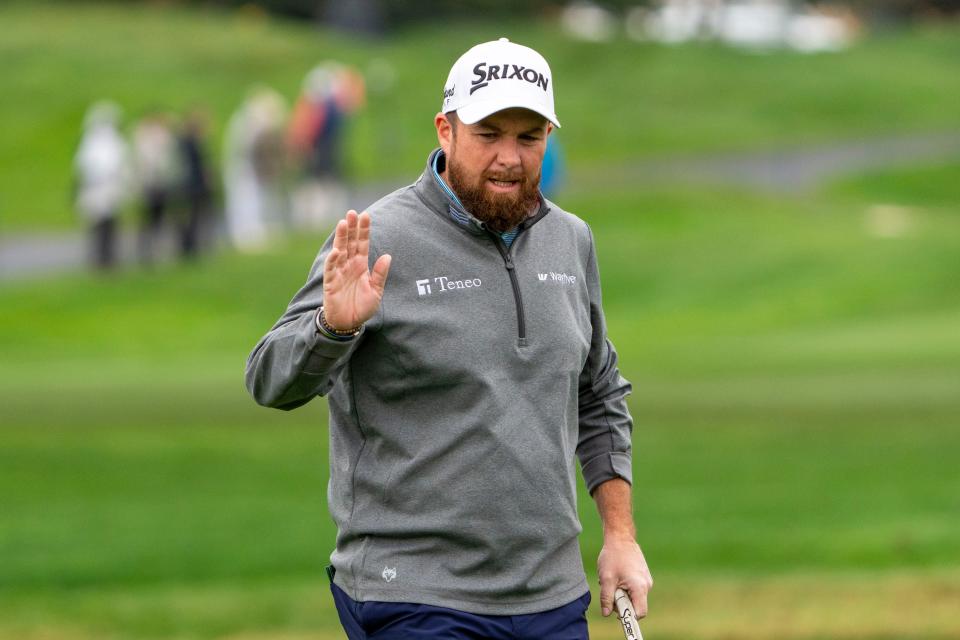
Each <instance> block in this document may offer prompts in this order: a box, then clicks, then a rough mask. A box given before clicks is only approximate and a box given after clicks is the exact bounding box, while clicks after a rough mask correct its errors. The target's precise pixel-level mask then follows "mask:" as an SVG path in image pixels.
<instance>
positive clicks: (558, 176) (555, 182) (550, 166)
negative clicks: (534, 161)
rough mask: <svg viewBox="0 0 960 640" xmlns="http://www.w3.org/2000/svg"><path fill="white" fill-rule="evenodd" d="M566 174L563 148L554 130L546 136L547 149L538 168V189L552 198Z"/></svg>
mask: <svg viewBox="0 0 960 640" xmlns="http://www.w3.org/2000/svg"><path fill="white" fill-rule="evenodd" d="M565 175H566V172H565V165H564V162H563V150H562V149H561V147H560V142H559V141H558V140H557V132H556V130H554V131H553V133H551V134H550V136H549V137H548V138H547V150H546V152H544V154H543V166H542V167H541V169H540V191H542V192H543V195H545V196H546V197H548V198H549V199H551V200H553V199H554V198H556V196H557V192H558V191H559V190H560V189H561V188H562V187H563V182H564V177H565Z"/></svg>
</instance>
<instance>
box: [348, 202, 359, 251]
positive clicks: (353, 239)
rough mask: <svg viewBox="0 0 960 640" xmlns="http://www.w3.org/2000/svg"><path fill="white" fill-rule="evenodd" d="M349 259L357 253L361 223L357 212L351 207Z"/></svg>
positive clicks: (349, 212)
mask: <svg viewBox="0 0 960 640" xmlns="http://www.w3.org/2000/svg"><path fill="white" fill-rule="evenodd" d="M346 220H347V260H350V259H351V258H353V256H355V255H357V236H358V235H359V228H358V227H359V224H358V220H357V212H356V211H354V210H353V209H351V210H350V211H347V218H346Z"/></svg>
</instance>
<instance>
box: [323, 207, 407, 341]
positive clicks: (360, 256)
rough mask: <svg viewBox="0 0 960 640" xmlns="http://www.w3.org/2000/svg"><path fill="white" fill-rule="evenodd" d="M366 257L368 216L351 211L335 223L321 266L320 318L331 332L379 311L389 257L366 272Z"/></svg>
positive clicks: (354, 323) (360, 322) (368, 238)
mask: <svg viewBox="0 0 960 640" xmlns="http://www.w3.org/2000/svg"><path fill="white" fill-rule="evenodd" d="M369 255H370V214H369V213H367V212H366V211H364V212H363V213H361V214H360V215H359V216H358V215H357V212H356V211H354V210H352V209H351V210H350V211H348V212H347V216H346V218H344V219H343V220H341V221H340V222H338V223H337V230H336V231H335V232H334V236H333V249H331V250H330V253H329V254H327V260H326V262H324V263H323V316H324V319H325V320H326V322H327V324H328V325H330V326H331V327H332V328H334V329H337V330H341V331H346V330H348V329H352V328H354V327H358V326H360V325H361V324H363V323H364V322H366V321H367V320H369V319H370V318H372V317H373V315H374V314H375V313H376V312H377V309H379V308H380V300H381V299H382V298H383V287H384V285H385V284H386V282H387V273H388V272H389V271H390V260H391V257H390V256H389V255H387V254H385V255H382V256H380V257H379V258H377V261H376V262H375V263H374V265H373V269H372V270H370V269H369V267H368V261H369Z"/></svg>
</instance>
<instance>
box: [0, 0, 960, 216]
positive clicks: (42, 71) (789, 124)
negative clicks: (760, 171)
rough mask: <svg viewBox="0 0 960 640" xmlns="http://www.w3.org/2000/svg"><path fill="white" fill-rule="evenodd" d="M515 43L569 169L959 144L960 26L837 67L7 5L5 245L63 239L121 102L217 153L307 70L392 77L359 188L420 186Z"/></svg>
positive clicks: (929, 30)
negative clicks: (841, 145) (742, 152)
mask: <svg viewBox="0 0 960 640" xmlns="http://www.w3.org/2000/svg"><path fill="white" fill-rule="evenodd" d="M502 35H507V36H510V37H511V38H513V39H514V40H517V41H520V42H524V43H528V44H530V45H532V46H535V47H537V48H538V49H540V50H541V51H542V52H543V53H544V54H545V55H546V57H547V58H548V59H549V60H550V61H551V63H552V66H553V69H554V71H555V76H556V77H555V86H556V91H557V94H556V97H557V110H558V114H559V117H560V118H561V122H562V123H563V124H564V127H563V129H562V131H561V133H560V135H561V139H562V141H563V144H564V146H565V149H566V151H567V155H568V157H569V160H570V163H571V164H572V165H574V166H586V165H601V166H602V165H609V164H612V163H616V162H618V161H623V160H627V159H630V158H636V157H639V156H645V155H651V154H658V153H664V152H667V153H673V152H678V151H684V152H696V151H703V150H715V149H730V148H738V149H739V148H752V147H767V146H772V145H777V144H784V143H790V144H795V143H799V142H810V141H817V140H834V139H836V138H848V137H850V138H857V137H862V136H869V135H878V134H889V133H892V132H898V133H909V132H916V131H928V130H944V129H956V128H957V126H958V125H960V116H958V115H957V110H956V109H949V108H946V107H945V106H944V105H953V104H958V103H960V83H957V82H956V78H957V76H958V75H960V38H958V30H957V27H955V26H953V27H926V28H922V29H916V30H914V31H905V32H900V33H884V34H877V35H874V36H872V37H869V38H867V39H865V40H863V41H862V42H861V43H859V44H857V45H856V46H855V47H854V48H852V49H851V50H849V51H847V52H844V53H842V54H836V55H818V56H799V55H795V54H789V53H771V54H769V55H763V56H759V55H752V54H747V53H743V52H738V51H735V50H731V49H725V48H720V47H715V46H707V45H702V46H688V47H660V46H654V45H650V44H637V43H633V42H630V41H627V40H626V39H625V38H620V39H617V40H614V41H612V42H610V43H605V44H590V43H582V42H573V41H570V40H569V39H567V38H566V37H564V36H563V35H562V34H561V32H560V31H559V29H558V28H557V26H556V25H554V24H549V23H542V24H537V23H530V22H523V23H521V24H511V25H509V26H504V25H502V24H474V23H471V24H470V25H457V24H452V25H443V26H430V27H421V28H417V29H412V30H409V31H405V32H402V33H398V34H396V35H394V36H391V37H390V38H388V39H386V40H383V41H376V42H374V41H367V40H362V39H357V38H352V37H345V36H338V35H336V34H332V33H329V32H326V31H322V30H316V29H314V28H311V27H310V26H307V25H303V24H296V23H289V22H284V21H281V20H277V19H271V18H265V17H262V16H257V15H255V14H251V13H250V12H249V11H248V12H239V13H226V14H225V13H220V12H217V11H214V10H199V11H198V10H187V9H184V8H181V7H177V6H176V5H171V6H168V5H167V4H166V3H157V4H152V3H110V4H90V3H86V2H70V3H46V2H44V3H32V2H31V3H26V2H12V3H4V4H3V5H2V6H0V55H2V56H3V60H4V62H5V65H4V72H3V77H2V80H0V82H2V85H0V86H2V87H3V90H4V95H5V99H4V100H3V101H2V102H0V121H2V122H3V123H4V126H3V128H2V129H0V225H2V226H0V229H3V230H5V231H9V230H17V229H25V228H68V227H70V226H72V225H74V224H75V222H74V220H75V215H74V213H73V211H72V208H71V204H70V196H69V193H70V184H71V158H72V154H73V152H74V148H75V145H76V142H77V140H78V138H79V131H80V125H81V122H82V119H83V114H84V111H85V110H86V108H87V106H88V105H89V104H90V103H91V102H93V101H95V100H98V99H102V98H112V99H114V100H116V101H118V102H119V103H120V104H121V105H122V106H123V107H124V108H125V110H126V113H127V116H128V122H129V121H132V120H133V119H134V118H136V117H138V116H139V115H141V114H142V113H143V112H144V111H145V110H147V109H149V108H151V107H155V106H161V107H164V108H169V109H173V110H183V109H185V108H187V107H189V106H191V105H195V104H203V105H206V106H207V107H208V108H209V109H210V111H211V113H212V114H213V116H214V119H215V129H214V138H215V141H216V144H215V145H214V147H215V151H218V150H219V146H220V143H219V136H220V134H221V133H222V130H223V128H224V127H225V123H226V121H227V118H228V117H229V115H230V114H231V113H232V112H233V110H234V109H235V108H236V107H237V105H238V104H239V103H240V101H241V99H242V98H243V96H244V95H245V93H246V92H247V90H248V88H249V87H250V86H252V85H255V84H267V85H270V86H273V87H275V88H276V89H277V90H278V91H280V92H281V93H282V94H283V95H284V96H285V97H286V98H287V99H288V100H289V101H292V100H293V99H294V98H295V97H296V94H297V91H298V88H299V86H300V83H301V80H302V78H303V76H304V75H305V73H306V71H307V70H308V69H309V68H310V67H311V66H312V65H313V64H315V63H316V62H318V61H320V60H323V59H329V58H336V59H339V60H342V61H344V62H347V63H350V64H354V65H356V66H357V67H358V68H359V69H360V70H362V71H366V70H367V69H368V68H369V67H370V64H371V62H372V61H374V60H376V61H380V62H383V61H386V63H387V64H389V65H390V66H391V67H392V68H393V71H394V75H395V78H394V80H395V81H394V84H393V85H392V86H391V87H389V88H384V89H382V90H379V91H378V90H377V89H376V86H375V83H374V84H372V85H371V91H370V95H369V104H368V107H367V109H366V110H364V111H363V112H362V113H361V114H360V115H359V117H358V118H357V119H356V121H355V122H354V123H353V125H352V127H351V131H350V133H351V142H350V144H349V156H350V165H351V166H352V168H353V173H354V175H356V176H357V177H359V178H361V179H370V178H374V177H388V178H393V177H395V176H398V175H400V176H407V175H410V174H411V173H415V172H417V171H418V170H419V169H420V167H421V166H422V163H423V159H424V150H425V149H427V148H429V146H431V145H432V144H434V142H435V139H436V138H435V133H434V132H433V129H432V125H431V118H432V115H433V113H434V112H435V110H436V109H437V108H438V104H439V102H438V99H439V95H440V87H441V85H442V83H443V81H444V79H445V78H446V75H447V72H448V70H449V66H450V64H451V62H452V61H453V60H454V59H455V58H456V57H457V56H458V55H459V54H460V53H462V52H463V50H464V49H465V48H466V47H467V46H468V45H469V44H471V43H475V42H479V41H482V40H485V39H492V38H496V37H499V36H502Z"/></svg>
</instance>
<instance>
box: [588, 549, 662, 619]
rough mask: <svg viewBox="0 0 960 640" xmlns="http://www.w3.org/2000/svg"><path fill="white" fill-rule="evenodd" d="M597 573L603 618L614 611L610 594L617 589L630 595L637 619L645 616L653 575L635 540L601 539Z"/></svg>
mask: <svg viewBox="0 0 960 640" xmlns="http://www.w3.org/2000/svg"><path fill="white" fill-rule="evenodd" d="M597 574H598V575H599V576H600V611H601V613H603V615H604V616H608V615H610V613H611V612H612V611H613V594H614V592H615V591H616V590H617V588H621V589H623V590H624V591H626V592H627V593H628V594H629V596H630V601H631V602H632V603H633V610H634V612H635V613H636V614H637V618H643V617H645V616H646V615H647V593H648V592H649V591H650V589H651V588H652V587H653V576H651V575H650V569H649V568H648V567H647V560H646V559H645V558H644V557H643V551H641V550H640V545H638V544H637V542H636V540H634V539H632V538H627V537H624V538H606V539H604V542H603V548H602V549H601V550H600V557H599V558H598V559H597Z"/></svg>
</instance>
